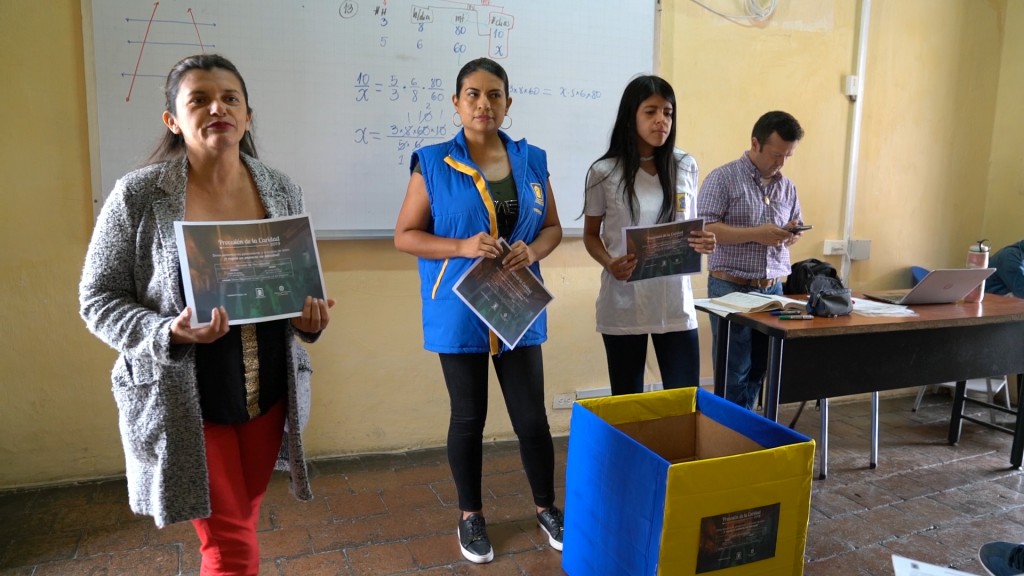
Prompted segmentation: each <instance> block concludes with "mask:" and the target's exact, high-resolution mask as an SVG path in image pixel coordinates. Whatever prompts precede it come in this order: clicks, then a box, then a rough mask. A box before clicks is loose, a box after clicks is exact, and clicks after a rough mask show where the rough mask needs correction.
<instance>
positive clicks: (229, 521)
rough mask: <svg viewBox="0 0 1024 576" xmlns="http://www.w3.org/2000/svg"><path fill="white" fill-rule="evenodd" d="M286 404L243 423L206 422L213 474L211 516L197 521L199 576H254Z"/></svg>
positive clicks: (211, 472)
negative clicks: (264, 505) (258, 528)
mask: <svg viewBox="0 0 1024 576" xmlns="http://www.w3.org/2000/svg"><path fill="white" fill-rule="evenodd" d="M284 419H285V402H284V401H281V402H278V403H277V404H276V405H275V406H274V407H273V408H271V409H270V410H268V411H267V413H266V414H262V415H260V416H258V417H257V418H255V419H254V420H250V421H249V422H246V423H244V424H212V423H209V422H204V423H203V436H204V437H205V439H206V466H207V469H208V470H209V475H210V507H211V514H210V517H209V518H201V519H198V520H193V521H192V524H193V525H194V526H195V528H196V534H198V535H199V542H200V546H199V551H200V552H201V553H202V555H203V562H202V566H201V568H200V571H199V573H200V575H201V576H249V575H252V576H256V575H257V574H258V573H259V568H260V549H259V543H258V542H257V539H256V525H257V523H258V522H259V518H260V502H262V501H263V495H264V494H266V493H267V485H269V484H270V475H271V473H272V472H273V471H274V463H275V462H276V461H277V454H278V452H279V450H280V448H281V438H282V434H283V433H284Z"/></svg>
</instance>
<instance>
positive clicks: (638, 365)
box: [601, 328, 700, 395]
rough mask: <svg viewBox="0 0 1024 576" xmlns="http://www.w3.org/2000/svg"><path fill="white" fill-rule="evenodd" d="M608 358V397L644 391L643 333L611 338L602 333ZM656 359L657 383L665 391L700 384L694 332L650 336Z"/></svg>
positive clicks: (644, 346)
mask: <svg viewBox="0 0 1024 576" xmlns="http://www.w3.org/2000/svg"><path fill="white" fill-rule="evenodd" d="M601 337H602V338H603V339H604V352H605V356H606V357H607V358H608V379H609V380H610V381H611V389H612V395H619V394H636V393H637V392H643V391H644V366H645V365H646V364H647V334H627V335H617V336H611V335H608V334H602V335H601ZM651 340H652V341H654V353H655V355H656V356H657V357H658V369H659V370H660V371H661V383H662V386H663V387H664V388H665V390H669V389H672V388H685V387H687V386H697V385H698V384H700V344H699V342H698V340H697V329H696V328H694V329H693V330H683V331H681V332H669V333H667V334H651Z"/></svg>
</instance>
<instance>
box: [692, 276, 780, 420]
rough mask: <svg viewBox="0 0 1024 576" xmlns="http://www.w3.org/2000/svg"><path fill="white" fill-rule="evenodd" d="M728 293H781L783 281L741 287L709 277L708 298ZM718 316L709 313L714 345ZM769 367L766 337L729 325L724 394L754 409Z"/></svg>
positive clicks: (716, 337)
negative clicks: (764, 285)
mask: <svg viewBox="0 0 1024 576" xmlns="http://www.w3.org/2000/svg"><path fill="white" fill-rule="evenodd" d="M730 292H757V293H760V294H777V295H781V294H782V283H780V282H776V283H775V285H774V286H771V287H769V288H757V287H756V286H741V285H739V284H733V283H732V282H727V281H725V280H722V279H719V278H714V277H711V276H708V297H709V298H717V297H718V296H724V295H726V294H729V293H730ZM717 342H718V317H717V316H715V315H714V314H712V315H711V345H712V346H713V348H712V350H714V349H716V348H717ZM767 370H768V337H767V336H765V335H764V334H761V333H760V332H755V331H754V330H752V329H751V328H748V327H746V326H739V325H737V324H733V323H730V324H729V365H728V367H727V369H726V373H725V397H726V398H727V399H729V400H730V401H732V402H734V403H736V404H739V405H740V406H743V407H745V408H746V409H747V410H753V409H754V407H755V406H756V405H757V397H758V395H759V394H760V393H761V383H762V382H763V381H764V375H765V372H767Z"/></svg>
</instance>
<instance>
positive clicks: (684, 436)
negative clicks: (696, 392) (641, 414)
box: [615, 414, 698, 463]
mask: <svg viewBox="0 0 1024 576" xmlns="http://www.w3.org/2000/svg"><path fill="white" fill-rule="evenodd" d="M697 420H698V415H697V414H680V415H678V416H668V417H665V418H658V419H655V420H643V421H640V422H623V423H621V424H616V425H615V428H617V429H618V430H621V431H622V433H623V434H626V435H627V436H629V437H630V438H632V439H633V440H636V441H637V442H639V443H640V444H642V445H643V446H645V447H647V448H648V449H650V450H651V451H652V452H654V453H655V454H657V455H658V456H661V457H662V458H664V459H665V460H668V461H669V462H673V463H675V462H684V461H688V460H693V459H694V458H696V457H697V453H696V451H695V450H694V448H695V446H696V445H697Z"/></svg>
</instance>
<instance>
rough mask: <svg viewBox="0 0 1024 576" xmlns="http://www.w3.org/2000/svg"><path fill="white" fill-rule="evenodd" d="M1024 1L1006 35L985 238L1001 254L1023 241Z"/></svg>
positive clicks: (1011, 13) (1014, 5) (1014, 7)
mask: <svg viewBox="0 0 1024 576" xmlns="http://www.w3.org/2000/svg"><path fill="white" fill-rule="evenodd" d="M1021 31H1024V0H1013V1H1011V2H1009V6H1008V9H1007V11H1006V27H1005V29H1004V32H1003V34H1002V38H1001V39H1002V42H1003V52H1002V58H1001V62H1000V64H1001V67H1000V70H999V91H998V95H997V99H996V113H995V119H994V129H993V131H992V148H991V150H992V154H991V158H990V159H989V160H990V164H989V173H988V187H987V189H988V200H987V201H986V203H985V226H984V228H983V231H984V236H986V237H987V238H989V239H990V240H991V241H992V247H993V248H994V249H995V248H999V247H1000V246H1006V245H1007V244H1010V243H1012V242H1016V241H1018V240H1020V239H1022V238H1024V218H1022V216H1024V105H1022V104H1021V100H1022V96H1024V34H1022V33H1021Z"/></svg>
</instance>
